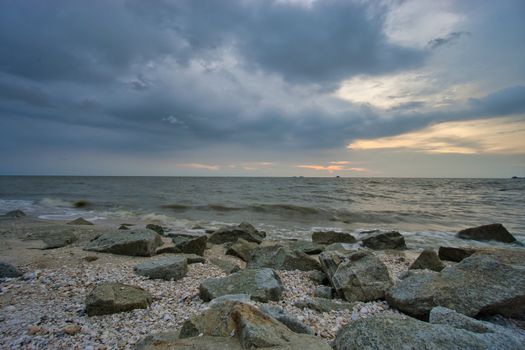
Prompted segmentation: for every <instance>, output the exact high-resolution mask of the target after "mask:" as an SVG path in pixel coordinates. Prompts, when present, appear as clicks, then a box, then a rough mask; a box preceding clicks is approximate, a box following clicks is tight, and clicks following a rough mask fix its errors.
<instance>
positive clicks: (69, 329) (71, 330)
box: [64, 324, 82, 335]
mask: <svg viewBox="0 0 525 350" xmlns="http://www.w3.org/2000/svg"><path fill="white" fill-rule="evenodd" d="M81 330H82V327H81V326H79V325H78V324H70V325H67V326H65V327H64V333H66V334H69V335H75V334H77V333H78V332H80V331H81Z"/></svg>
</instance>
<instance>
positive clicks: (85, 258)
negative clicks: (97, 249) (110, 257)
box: [83, 255, 98, 262]
mask: <svg viewBox="0 0 525 350" xmlns="http://www.w3.org/2000/svg"><path fill="white" fill-rule="evenodd" d="M83 259H84V260H85V261H87V262H92V261H95V260H98V256H95V255H88V256H85V257H84V258H83Z"/></svg>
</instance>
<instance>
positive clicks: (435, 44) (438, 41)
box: [427, 32, 470, 49]
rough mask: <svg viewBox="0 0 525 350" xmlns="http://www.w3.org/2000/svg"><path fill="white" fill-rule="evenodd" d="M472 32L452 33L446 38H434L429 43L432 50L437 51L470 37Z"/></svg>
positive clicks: (428, 45)
mask: <svg viewBox="0 0 525 350" xmlns="http://www.w3.org/2000/svg"><path fill="white" fill-rule="evenodd" d="M469 35H470V32H452V33H449V34H447V35H446V36H444V37H440V38H434V39H432V40H430V41H429V42H428V43H427V47H429V48H430V49H437V48H439V47H441V46H445V45H451V44H454V43H456V42H457V41H458V40H459V39H461V38H463V37H466V36H469Z"/></svg>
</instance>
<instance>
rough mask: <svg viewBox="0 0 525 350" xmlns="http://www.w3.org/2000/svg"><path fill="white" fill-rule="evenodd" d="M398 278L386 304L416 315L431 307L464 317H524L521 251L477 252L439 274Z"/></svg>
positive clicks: (523, 259) (524, 259)
mask: <svg viewBox="0 0 525 350" xmlns="http://www.w3.org/2000/svg"><path fill="white" fill-rule="evenodd" d="M415 271H416V270H412V272H409V274H408V275H407V276H406V277H405V278H404V279H402V280H401V281H399V282H398V283H397V284H396V285H395V287H393V288H392V289H391V290H390V291H389V292H388V293H387V296H386V299H387V301H388V303H389V304H390V305H391V306H393V307H395V308H397V309H399V310H401V311H403V312H404V313H407V314H409V315H413V316H415V317H418V318H426V317H427V316H428V314H429V312H430V310H431V309H432V308H433V307H434V306H444V307H447V308H450V309H453V310H456V311H457V312H460V313H462V314H465V315H467V316H472V317H475V316H478V315H491V314H501V315H504V316H507V317H511V318H519V319H525V252H524V251H514V250H508V251H502V250H498V251H493V252H489V251H484V252H478V253H476V254H474V255H472V256H470V257H468V258H466V259H464V260H462V261H461V262H459V263H458V264H456V265H455V266H450V267H446V268H445V269H443V270H442V271H441V272H440V273H437V272H433V271H420V272H415Z"/></svg>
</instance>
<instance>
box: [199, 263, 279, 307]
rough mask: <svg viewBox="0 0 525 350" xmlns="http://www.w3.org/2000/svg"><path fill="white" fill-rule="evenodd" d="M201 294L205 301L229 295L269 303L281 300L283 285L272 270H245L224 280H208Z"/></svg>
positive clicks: (200, 287) (200, 289)
mask: <svg viewBox="0 0 525 350" xmlns="http://www.w3.org/2000/svg"><path fill="white" fill-rule="evenodd" d="M199 292H200V298H201V299H202V300H204V301H210V300H212V299H215V298H217V297H220V296H223V295H228V294H249V295H250V297H251V299H253V300H257V301H260V302H267V301H268V300H274V301H277V300H279V299H280V298H281V294H282V292H283V285H282V283H281V279H280V278H279V276H278V275H277V274H276V273H275V271H273V270H272V269H267V268H263V269H245V270H241V271H239V272H236V273H233V274H231V275H229V276H226V277H223V278H210V279H206V280H204V281H203V282H202V283H201V285H200V286H199Z"/></svg>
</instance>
